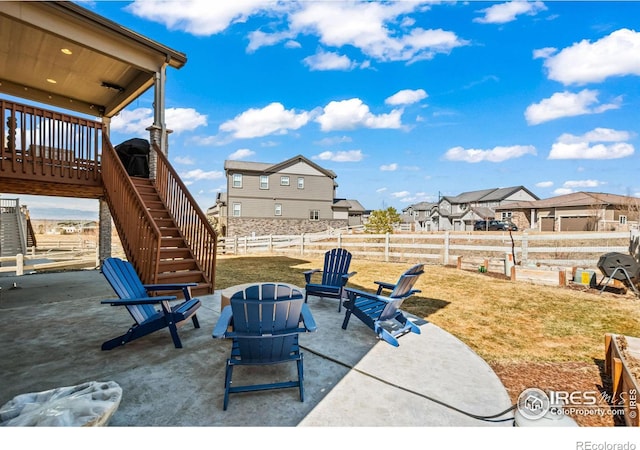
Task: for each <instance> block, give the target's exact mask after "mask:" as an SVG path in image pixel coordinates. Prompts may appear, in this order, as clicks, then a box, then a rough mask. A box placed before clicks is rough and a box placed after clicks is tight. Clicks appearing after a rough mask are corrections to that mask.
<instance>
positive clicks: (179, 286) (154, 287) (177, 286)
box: [143, 283, 198, 300]
mask: <svg viewBox="0 0 640 450" xmlns="http://www.w3.org/2000/svg"><path fill="white" fill-rule="evenodd" d="M197 285H198V283H174V284H144V285H143V286H144V288H145V289H146V290H147V291H177V290H182V293H183V295H184V298H185V300H191V290H190V289H189V288H190V287H194V286H197Z"/></svg>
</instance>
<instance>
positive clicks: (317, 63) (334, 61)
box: [302, 50, 356, 70]
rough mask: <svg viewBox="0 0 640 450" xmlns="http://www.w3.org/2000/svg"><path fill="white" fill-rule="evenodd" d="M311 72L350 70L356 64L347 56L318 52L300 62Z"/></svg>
mask: <svg viewBox="0 0 640 450" xmlns="http://www.w3.org/2000/svg"><path fill="white" fill-rule="evenodd" d="M302 61H303V62H304V63H305V64H306V65H307V66H308V67H309V68H310V69H311V70H351V69H353V68H354V67H355V66H356V64H355V63H354V62H353V61H351V59H349V57H348V56H345V55H340V54H338V53H335V52H325V51H322V50H320V51H319V52H318V53H316V54H315V55H312V56H307V57H306V58H304V59H303V60H302Z"/></svg>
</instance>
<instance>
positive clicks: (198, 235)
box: [152, 144, 218, 292]
mask: <svg viewBox="0 0 640 450" xmlns="http://www.w3.org/2000/svg"><path fill="white" fill-rule="evenodd" d="M152 148H153V151H155V152H156V154H157V157H158V158H157V166H158V167H157V172H156V179H155V182H156V189H157V191H158V194H159V195H160V198H161V199H162V201H163V202H164V204H165V206H166V207H167V209H168V210H169V212H170V213H171V216H172V217H173V218H174V220H175V221H176V225H178V228H179V229H180V232H181V234H182V237H183V238H184V239H185V241H186V242H187V244H188V245H189V247H190V248H191V252H192V253H193V256H194V258H195V260H196V262H197V263H198V266H199V267H200V270H201V271H202V273H203V274H204V276H205V278H206V279H207V280H208V281H209V285H210V286H211V289H212V292H213V288H214V286H215V265H216V253H217V242H218V236H217V233H216V232H215V230H214V229H213V227H212V226H211V224H210V223H209V221H208V220H207V217H206V215H205V214H204V213H203V212H202V210H201V209H200V207H199V206H198V204H197V203H196V201H195V200H194V198H193V197H192V196H191V194H190V193H189V190H188V189H187V187H186V186H185V185H184V183H183V182H182V180H180V177H179V176H178V174H177V173H176V171H175V169H174V168H173V167H172V166H171V164H169V161H168V160H167V157H166V156H165V155H164V153H162V152H161V151H160V149H159V148H158V147H157V145H156V144H153V145H152Z"/></svg>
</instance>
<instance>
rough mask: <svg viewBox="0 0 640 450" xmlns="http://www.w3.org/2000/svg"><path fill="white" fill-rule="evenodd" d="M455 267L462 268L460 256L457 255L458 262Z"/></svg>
mask: <svg viewBox="0 0 640 450" xmlns="http://www.w3.org/2000/svg"><path fill="white" fill-rule="evenodd" d="M456 267H457V268H458V270H460V269H462V256H458V264H457V266H456Z"/></svg>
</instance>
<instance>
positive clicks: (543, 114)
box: [524, 89, 621, 125]
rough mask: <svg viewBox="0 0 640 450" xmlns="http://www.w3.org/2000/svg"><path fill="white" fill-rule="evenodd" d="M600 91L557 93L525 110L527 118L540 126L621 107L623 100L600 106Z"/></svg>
mask: <svg viewBox="0 0 640 450" xmlns="http://www.w3.org/2000/svg"><path fill="white" fill-rule="evenodd" d="M598 94H599V93H598V91H594V90H591V89H583V90H582V91H580V92H578V93H577V94H574V93H571V92H567V91H564V92H556V93H555V94H553V95H552V96H551V97H549V98H545V99H544V100H542V101H540V103H534V104H532V105H529V106H528V107H527V109H526V110H525V113H524V115H525V118H526V119H527V123H529V124H530V125H538V124H540V123H543V122H547V121H549V120H554V119H559V118H561V117H572V116H579V115H583V114H597V113H601V112H604V111H608V110H610V109H617V108H619V107H620V103H621V100H620V99H619V98H618V99H615V102H614V103H606V104H602V105H599V104H598Z"/></svg>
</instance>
